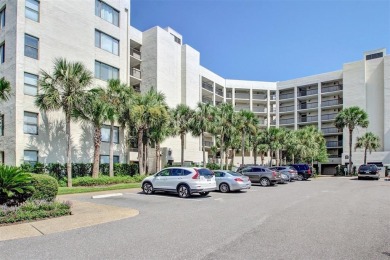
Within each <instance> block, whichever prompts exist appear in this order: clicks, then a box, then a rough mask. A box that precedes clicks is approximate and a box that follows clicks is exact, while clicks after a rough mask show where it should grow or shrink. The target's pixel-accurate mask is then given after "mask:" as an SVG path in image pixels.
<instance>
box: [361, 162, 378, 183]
mask: <svg viewBox="0 0 390 260" xmlns="http://www.w3.org/2000/svg"><path fill="white" fill-rule="evenodd" d="M361 179H375V180H379V179H380V171H379V169H378V166H376V165H375V164H363V165H360V167H359V170H358V180H361Z"/></svg>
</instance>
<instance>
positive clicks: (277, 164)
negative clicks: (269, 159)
mask: <svg viewBox="0 0 390 260" xmlns="http://www.w3.org/2000/svg"><path fill="white" fill-rule="evenodd" d="M275 157H276V166H279V150H276V152H275Z"/></svg>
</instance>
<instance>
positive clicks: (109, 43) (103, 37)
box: [95, 30, 119, 55]
mask: <svg viewBox="0 0 390 260" xmlns="http://www.w3.org/2000/svg"><path fill="white" fill-rule="evenodd" d="M95 46H96V47H98V48H100V49H103V50H105V51H108V52H111V53H112V54H115V55H119V41H118V40H117V39H115V38H113V37H111V36H110V35H108V34H105V33H102V32H100V31H98V30H95Z"/></svg>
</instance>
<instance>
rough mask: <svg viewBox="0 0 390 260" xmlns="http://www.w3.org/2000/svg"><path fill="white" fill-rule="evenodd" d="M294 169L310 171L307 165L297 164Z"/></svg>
mask: <svg viewBox="0 0 390 260" xmlns="http://www.w3.org/2000/svg"><path fill="white" fill-rule="evenodd" d="M293 167H294V168H295V169H297V170H300V171H302V170H309V166H308V165H307V164H295V165H293Z"/></svg>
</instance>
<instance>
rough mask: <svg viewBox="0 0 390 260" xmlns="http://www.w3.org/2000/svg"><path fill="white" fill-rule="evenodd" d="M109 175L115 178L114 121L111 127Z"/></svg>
mask: <svg viewBox="0 0 390 260" xmlns="http://www.w3.org/2000/svg"><path fill="white" fill-rule="evenodd" d="M109 175H110V177H114V121H111V126H110V161H109Z"/></svg>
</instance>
